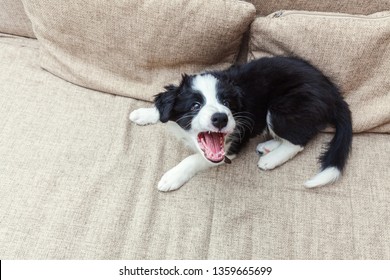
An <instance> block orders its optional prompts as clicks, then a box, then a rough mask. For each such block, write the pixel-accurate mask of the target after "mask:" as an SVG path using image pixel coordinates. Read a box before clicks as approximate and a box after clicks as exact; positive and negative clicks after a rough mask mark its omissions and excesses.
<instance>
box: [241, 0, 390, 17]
mask: <svg viewBox="0 0 390 280" xmlns="http://www.w3.org/2000/svg"><path fill="white" fill-rule="evenodd" d="M247 1H248V2H251V3H252V4H253V5H255V7H256V10H257V14H258V15H269V14H271V13H273V12H276V11H279V10H306V11H321V12H338V13H348V14H362V15H368V14H372V13H376V12H381V11H385V10H389V8H390V0H372V1H367V0H342V1H335V0H332V1H322V0H247Z"/></svg>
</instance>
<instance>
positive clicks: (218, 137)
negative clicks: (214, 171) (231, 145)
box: [204, 132, 225, 162]
mask: <svg viewBox="0 0 390 280" xmlns="http://www.w3.org/2000/svg"><path fill="white" fill-rule="evenodd" d="M204 138H205V144H206V145H205V148H206V149H205V155H206V157H207V158H208V159H209V160H212V161H217V162H218V161H221V160H223V159H224V158H225V151H224V150H223V145H224V143H223V135H222V134H220V133H213V132H212V133H210V134H209V133H204ZM221 142H222V144H221Z"/></svg>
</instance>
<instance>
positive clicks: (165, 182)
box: [157, 167, 190, 192]
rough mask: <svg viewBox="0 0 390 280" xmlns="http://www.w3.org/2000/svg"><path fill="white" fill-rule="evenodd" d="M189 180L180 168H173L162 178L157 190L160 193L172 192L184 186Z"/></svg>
mask: <svg viewBox="0 0 390 280" xmlns="http://www.w3.org/2000/svg"><path fill="white" fill-rule="evenodd" d="M189 179H190V177H188V176H187V175H185V174H184V173H183V171H182V170H181V169H180V168H178V167H174V168H172V169H171V170H169V171H168V172H166V173H165V174H164V175H163V176H162V178H161V180H160V182H158V186H157V188H158V190H159V191H162V192H168V191H174V190H177V189H178V188H180V187H181V186H182V185H184V183H186V182H187V181H188V180H189Z"/></svg>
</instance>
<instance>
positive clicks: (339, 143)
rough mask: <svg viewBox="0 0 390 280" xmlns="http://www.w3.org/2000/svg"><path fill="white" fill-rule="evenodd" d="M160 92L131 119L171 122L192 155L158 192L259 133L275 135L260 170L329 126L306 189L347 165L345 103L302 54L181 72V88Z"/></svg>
mask: <svg viewBox="0 0 390 280" xmlns="http://www.w3.org/2000/svg"><path fill="white" fill-rule="evenodd" d="M165 90H166V91H165V92H162V93H159V94H157V95H156V96H155V99H154V107H152V108H141V109H138V110H135V111H133V112H132V113H131V114H130V120H131V121H133V122H135V123H136V124H138V125H146V124H154V123H157V122H158V121H160V122H163V123H166V122H168V121H170V123H172V124H174V125H175V126H176V127H177V128H179V129H178V130H177V131H181V132H182V133H183V135H184V138H185V139H186V141H187V142H188V143H189V144H190V146H191V147H192V148H193V150H194V151H195V152H196V153H195V154H193V155H191V156H189V157H187V158H185V159H184V160H183V161H182V162H180V163H179V164H178V165H177V166H175V167H174V168H172V169H171V170H169V171H168V172H166V173H165V174H164V176H163V177H162V178H161V180H160V182H159V183H158V189H159V190H160V191H171V190H175V189H178V188H180V187H181V186H182V185H183V184H184V183H186V182H187V181H188V180H189V179H190V178H191V177H193V176H194V175H195V174H196V173H198V172H199V171H202V170H205V169H207V168H209V167H212V166H217V165H219V164H222V163H223V162H227V163H230V159H233V158H234V157H235V156H236V154H237V153H238V152H239V151H240V149H241V148H242V147H243V146H244V145H245V144H246V143H247V142H248V140H249V139H250V138H252V137H254V136H256V135H259V134H262V133H263V132H268V133H269V134H270V135H271V136H272V140H269V141H266V142H264V143H260V144H259V145H258V146H257V149H256V150H257V152H258V154H260V155H261V157H260V160H259V162H258V167H259V168H260V169H262V170H271V169H274V168H275V167H277V166H279V165H281V164H283V163H285V162H286V161H288V160H289V159H291V158H293V157H294V156H295V155H296V154H298V153H299V152H300V151H302V150H303V148H304V147H305V145H306V144H307V143H308V142H309V141H310V140H311V139H312V138H313V137H314V136H315V135H316V134H317V133H318V132H320V131H321V130H322V129H324V128H325V127H326V126H327V125H328V124H330V125H332V126H333V127H334V128H335V130H336V132H335V135H334V137H333V139H332V140H331V141H330V143H328V146H327V149H326V150H325V151H324V152H323V154H322V155H321V157H320V163H321V170H320V172H319V173H318V174H317V175H316V176H314V177H313V178H312V179H311V180H309V181H307V182H306V183H305V186H306V187H308V188H312V187H318V186H323V185H326V184H328V183H331V182H334V181H335V180H337V179H338V177H339V176H340V174H341V172H342V170H343V168H344V166H345V163H346V161H347V158H348V154H349V151H350V149H351V142H352V123H351V113H350V111H349V108H348V104H347V103H346V102H345V101H344V100H343V98H342V97H341V95H340V92H339V90H338V88H337V87H336V86H335V85H334V84H333V83H332V82H331V81H330V80H329V79H328V78H327V77H326V76H324V74H322V73H321V72H320V71H319V70H318V69H316V68H315V67H314V66H312V65H310V64H309V63H308V62H306V61H304V60H302V59H298V58H289V57H272V58H261V59H257V60H253V61H251V62H249V63H247V64H244V65H238V66H233V67H231V68H229V69H227V70H224V71H212V72H205V73H202V74H197V75H191V76H188V75H183V76H182V81H181V83H180V85H178V86H176V85H168V86H166V87H165ZM183 135H182V136H183Z"/></svg>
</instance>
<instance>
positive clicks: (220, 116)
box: [211, 113, 228, 129]
mask: <svg viewBox="0 0 390 280" xmlns="http://www.w3.org/2000/svg"><path fill="white" fill-rule="evenodd" d="M211 123H212V124H213V126H215V127H216V128H218V129H222V128H224V127H225V126H226V125H227V123H228V116H227V115H226V114H225V113H215V114H213V115H212V116H211Z"/></svg>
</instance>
